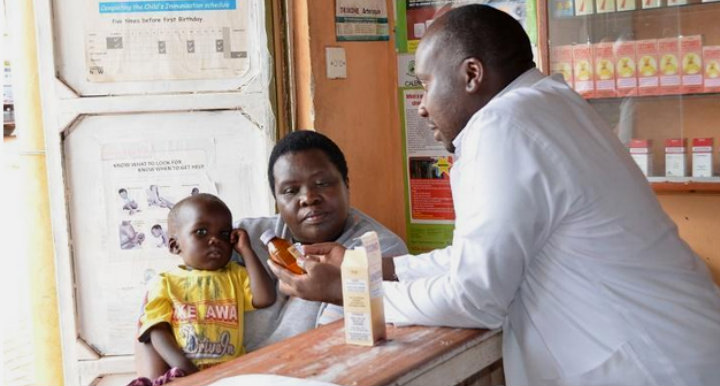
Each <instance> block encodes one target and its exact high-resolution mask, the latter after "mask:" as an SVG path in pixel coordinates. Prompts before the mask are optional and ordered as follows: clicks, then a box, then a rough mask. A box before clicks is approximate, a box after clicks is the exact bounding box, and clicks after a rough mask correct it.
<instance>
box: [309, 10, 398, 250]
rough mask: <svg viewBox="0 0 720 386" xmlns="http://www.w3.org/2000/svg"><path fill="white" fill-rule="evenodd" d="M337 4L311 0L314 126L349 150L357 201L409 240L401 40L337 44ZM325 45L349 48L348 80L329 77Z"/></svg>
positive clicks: (353, 197)
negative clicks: (400, 103) (400, 85)
mask: <svg viewBox="0 0 720 386" xmlns="http://www.w3.org/2000/svg"><path fill="white" fill-rule="evenodd" d="M332 4H333V3H331V2H328V1H327V0H308V16H309V19H310V23H309V24H310V55H311V61H312V82H313V83H312V84H313V108H314V129H315V130H316V131H318V132H320V133H323V134H325V135H327V136H329V137H330V138H332V139H333V141H335V142H337V143H338V145H339V146H340V147H341V148H342V149H343V152H344V153H345V156H346V157H347V160H348V167H349V169H350V199H351V203H352V205H353V206H354V207H356V208H358V209H360V210H362V211H364V212H365V213H367V214H369V215H371V216H372V217H374V218H375V219H377V220H378V221H380V222H381V223H382V224H384V225H385V226H387V227H388V228H390V229H391V230H392V231H394V232H395V233H397V234H398V235H399V236H400V237H403V238H404V237H405V212H404V206H403V200H404V198H403V174H402V165H403V164H402V162H403V161H402V147H401V135H400V124H399V117H398V106H397V97H396V95H397V86H396V85H397V74H396V72H397V70H396V68H397V64H396V62H397V61H396V56H395V48H394V47H395V42H394V40H391V41H385V42H337V41H336V39H335V20H334V16H335V10H334V6H332ZM387 6H388V12H389V13H390V14H392V12H393V11H392V10H393V7H392V2H391V1H387ZM392 18H393V17H392V15H390V19H392ZM391 22H392V20H391ZM391 38H392V36H391ZM325 47H343V48H345V55H346V60H347V79H327V77H326V70H325Z"/></svg>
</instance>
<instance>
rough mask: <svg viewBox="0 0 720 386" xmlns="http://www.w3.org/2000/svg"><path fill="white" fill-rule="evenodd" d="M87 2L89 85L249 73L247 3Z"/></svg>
mask: <svg viewBox="0 0 720 386" xmlns="http://www.w3.org/2000/svg"><path fill="white" fill-rule="evenodd" d="M86 1H87V3H88V4H87V7H86V8H85V9H86V12H85V20H86V21H85V23H86V24H85V25H86V27H85V28H86V30H85V60H86V68H85V71H86V76H87V80H88V81H90V82H119V81H143V80H181V79H217V78H233V77H239V76H241V75H242V74H244V73H245V72H246V71H247V70H248V68H249V60H248V48H247V45H248V33H247V32H248V31H247V29H248V24H249V22H248V20H249V18H248V1H244V0H115V1H105V0H86Z"/></svg>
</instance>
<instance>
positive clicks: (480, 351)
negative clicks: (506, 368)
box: [171, 321, 502, 386]
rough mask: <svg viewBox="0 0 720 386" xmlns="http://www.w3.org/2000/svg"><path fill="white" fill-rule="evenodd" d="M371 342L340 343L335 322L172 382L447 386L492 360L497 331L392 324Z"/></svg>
mask: <svg viewBox="0 0 720 386" xmlns="http://www.w3.org/2000/svg"><path fill="white" fill-rule="evenodd" d="M387 327H388V330H387V334H388V340H387V341H385V342H382V343H381V344H380V345H378V346H375V347H363V346H352V345H346V344H345V335H344V327H343V322H342V321H338V322H335V323H331V324H329V325H326V326H322V327H319V328H317V329H315V330H312V331H308V332H306V333H304V334H300V335H298V336H295V337H292V338H290V339H287V340H285V341H282V342H278V343H276V344H273V345H270V346H267V347H264V348H262V349H259V350H257V351H254V352H252V353H249V354H247V355H245V356H242V357H240V358H237V359H235V360H233V361H230V362H227V363H223V364H221V365H218V366H215V367H212V368H210V369H207V370H204V371H201V372H199V373H196V374H193V375H191V376H188V377H185V378H180V379H178V380H176V381H174V382H172V383H171V385H172V386H182V385H187V386H190V385H193V386H195V385H207V384H210V383H212V382H214V381H217V380H219V379H222V378H225V377H230V376H234V375H240V374H258V373H261V374H277V375H284V376H289V377H296V378H311V379H316V380H318V381H324V382H331V383H336V384H340V385H363V386H372V385H413V384H422V385H451V384H457V383H460V382H463V381H465V380H467V379H469V378H472V377H473V376H474V375H476V374H478V373H480V372H481V370H483V369H485V368H486V367H488V366H490V365H493V364H495V363H496V362H497V361H498V360H499V359H500V358H501V355H502V349H501V347H502V344H501V341H502V333H501V332H500V331H499V330H493V331H488V330H474V329H458V328H445V327H421V326H412V327H393V326H392V325H388V326H387Z"/></svg>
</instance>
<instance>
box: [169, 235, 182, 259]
mask: <svg viewBox="0 0 720 386" xmlns="http://www.w3.org/2000/svg"><path fill="white" fill-rule="evenodd" d="M168 249H169V250H170V253H172V254H173V255H179V254H180V245H178V242H177V239H176V238H174V237H171V238H169V239H168Z"/></svg>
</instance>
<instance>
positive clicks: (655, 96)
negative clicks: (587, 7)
mask: <svg viewBox="0 0 720 386" xmlns="http://www.w3.org/2000/svg"><path fill="white" fill-rule="evenodd" d="M590 1H593V0H590ZM553 4H556V3H555V2H551V3H550V4H548V5H549V7H550V9H552V6H553ZM573 4H577V1H576V0H573ZM593 4H596V1H593ZM637 6H638V9H635V10H628V11H614V12H605V13H593V14H589V15H577V16H569V17H556V16H555V15H553V14H551V13H552V12H548V13H546V14H545V19H544V21H543V22H541V23H540V28H539V31H540V32H541V33H544V34H545V35H544V36H543V37H542V38H541V42H542V43H543V44H541V45H540V47H541V49H542V48H543V47H546V48H547V51H545V52H542V53H541V54H542V55H543V56H542V58H543V63H548V64H549V65H548V66H547V67H549V68H544V69H545V70H550V69H552V71H555V72H560V73H563V75H565V76H566V79H569V80H570V82H569V83H570V85H571V86H572V87H574V88H575V89H576V90H578V92H579V93H581V95H584V96H585V97H586V99H587V101H588V102H589V103H590V104H591V105H592V106H593V107H594V108H595V109H596V110H597V111H598V113H599V114H600V115H601V116H602V117H603V118H604V119H605V120H606V122H607V123H608V124H609V125H610V127H611V128H612V129H613V130H614V131H615V132H616V133H617V135H618V136H619V137H620V139H621V141H622V142H623V143H625V144H626V145H629V144H630V142H631V139H636V140H637V141H633V143H634V146H635V147H634V149H635V150H636V151H635V154H636V156H635V158H636V162H638V165H639V166H640V167H641V169H643V170H644V171H645V172H648V173H649V177H648V181H649V183H650V184H651V186H652V188H653V190H654V191H655V192H657V193H708V194H720V149H719V148H718V145H720V92H718V88H716V82H715V81H709V82H705V80H706V79H711V78H713V79H714V77H715V76H711V77H710V78H706V77H707V76H708V75H707V74H708V71H710V70H708V69H707V68H705V67H702V71H701V72H700V74H701V75H702V77H701V78H700V80H699V81H698V76H697V75H694V74H696V73H697V72H684V69H683V70H680V71H678V72H677V73H674V74H672V73H661V72H660V60H661V59H662V60H674V61H669V62H664V63H663V66H666V65H670V66H672V65H673V64H674V65H675V66H676V68H678V69H680V68H681V66H685V65H686V64H683V63H685V62H684V61H685V60H686V59H687V58H688V57H689V58H690V59H694V58H695V57H694V56H692V55H696V56H697V55H700V59H702V60H703V61H704V60H707V58H711V59H712V60H716V59H717V54H715V52H717V49H718V48H717V47H720V23H718V20H720V1H717V2H705V3H703V2H701V0H690V1H688V4H683V5H673V6H668V5H667V0H663V1H661V6H660V7H658V8H647V9H643V8H641V7H640V3H639V2H638V3H637ZM545 11H548V9H547V8H545ZM697 36H699V37H700V38H699V39H698V37H697ZM673 39H677V41H676V42H675V43H673ZM636 44H637V45H636ZM641 44H642V54H641ZM653 44H654V45H655V48H654V49H653V48H652V45H653ZM673 44H675V46H674V47H676V48H673ZM634 46H636V47H637V48H634ZM710 46H714V47H713V48H707V49H706V47H710ZM631 50H637V51H636V52H637V54H636V55H637V57H636V58H635V64H636V65H637V67H635V68H633V70H632V71H636V72H635V73H636V75H635V77H636V78H635V79H636V82H637V83H636V84H640V83H641V82H642V84H643V88H642V90H641V89H640V88H639V87H638V88H636V89H635V90H633V89H632V88H633V87H637V86H633V84H632V83H630V82H629V81H628V78H627V77H625V78H623V79H621V78H619V77H618V75H617V68H618V67H617V66H619V63H620V58H622V59H623V60H625V58H626V57H628V56H629V57H630V58H632V56H631V55H633V54H632V51H631ZM620 52H622V53H620ZM706 52H707V55H708V56H707V57H705V55H706ZM620 55H623V56H620ZM640 55H643V59H645V58H647V57H651V58H654V59H655V61H656V62H655V61H653V62H649V63H652V65H654V68H655V69H656V71H657V72H656V76H657V77H656V78H655V80H654V81H655V82H657V83H655V85H654V86H653V83H652V81H653V79H652V75H648V74H646V73H645V72H644V73H643V74H645V75H644V76H643V77H641V76H640V70H639V68H638V67H639V63H638V62H639V60H640ZM671 55H674V56H675V59H672V56H671ZM668 57H670V58H668ZM645 60H646V62H647V59H645ZM607 63H609V64H610V66H609V68H610V71H611V72H610V76H609V77H602V78H601V77H600V76H598V75H596V74H595V72H596V71H601V70H603V71H607V68H608V66H606V64H607ZM624 63H625V64H627V61H625V62H624ZM631 63H632V62H631ZM600 64H602V68H601V67H599V66H600ZM704 64H705V63H703V66H704ZM646 65H647V63H646ZM588 68H589V71H588V70H587V69H588ZM600 68H601V70H599V69H600ZM636 68H637V70H635V69H636ZM670 68H672V67H670ZM568 70H569V71H568ZM548 72H549V71H548ZM588 72H589V75H588ZM626 73H627V72H626ZM578 74H580V75H581V76H580V77H579V76H578ZM583 75H584V76H583ZM608 79H609V80H608ZM621 80H622V88H621V82H620V81H621ZM616 90H617V91H616ZM616 93H618V94H650V95H632V96H620V95H618V96H613V95H615V94H616ZM678 138H681V139H685V140H686V141H687V145H686V147H685V154H686V158H685V167H686V175H688V174H691V172H690V171H691V170H692V163H693V161H696V162H705V163H704V164H703V165H698V167H700V168H703V167H705V166H704V165H706V162H707V158H706V157H705V156H702V157H701V156H697V157H693V155H692V141H693V139H698V140H699V139H706V138H712V141H713V145H712V150H711V154H712V158H711V159H712V166H711V167H712V175H713V176H714V177H707V178H697V177H666V176H665V174H666V173H669V174H672V173H673V171H672V168H673V167H677V166H676V165H677V162H678V161H677V157H675V158H674V159H672V160H671V158H669V157H666V154H665V152H666V148H665V144H666V142H667V141H668V140H673V139H678ZM638 143H645V144H646V146H647V147H641V148H640V149H647V150H640V152H639V153H638V151H637V149H638V146H637V144H638ZM697 149H698V150H697V151H699V152H700V153H699V154H706V153H705V150H700V148H697ZM637 154H647V155H648V156H649V157H647V156H646V158H644V159H643V158H642V156H637ZM671 154H673V153H672V152H671ZM674 154H677V153H674ZM703 160H704V161H703ZM666 161H667V162H673V163H672V164H669V168H670V169H671V170H670V171H668V170H666V166H667V165H666ZM675 173H677V171H675Z"/></svg>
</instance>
